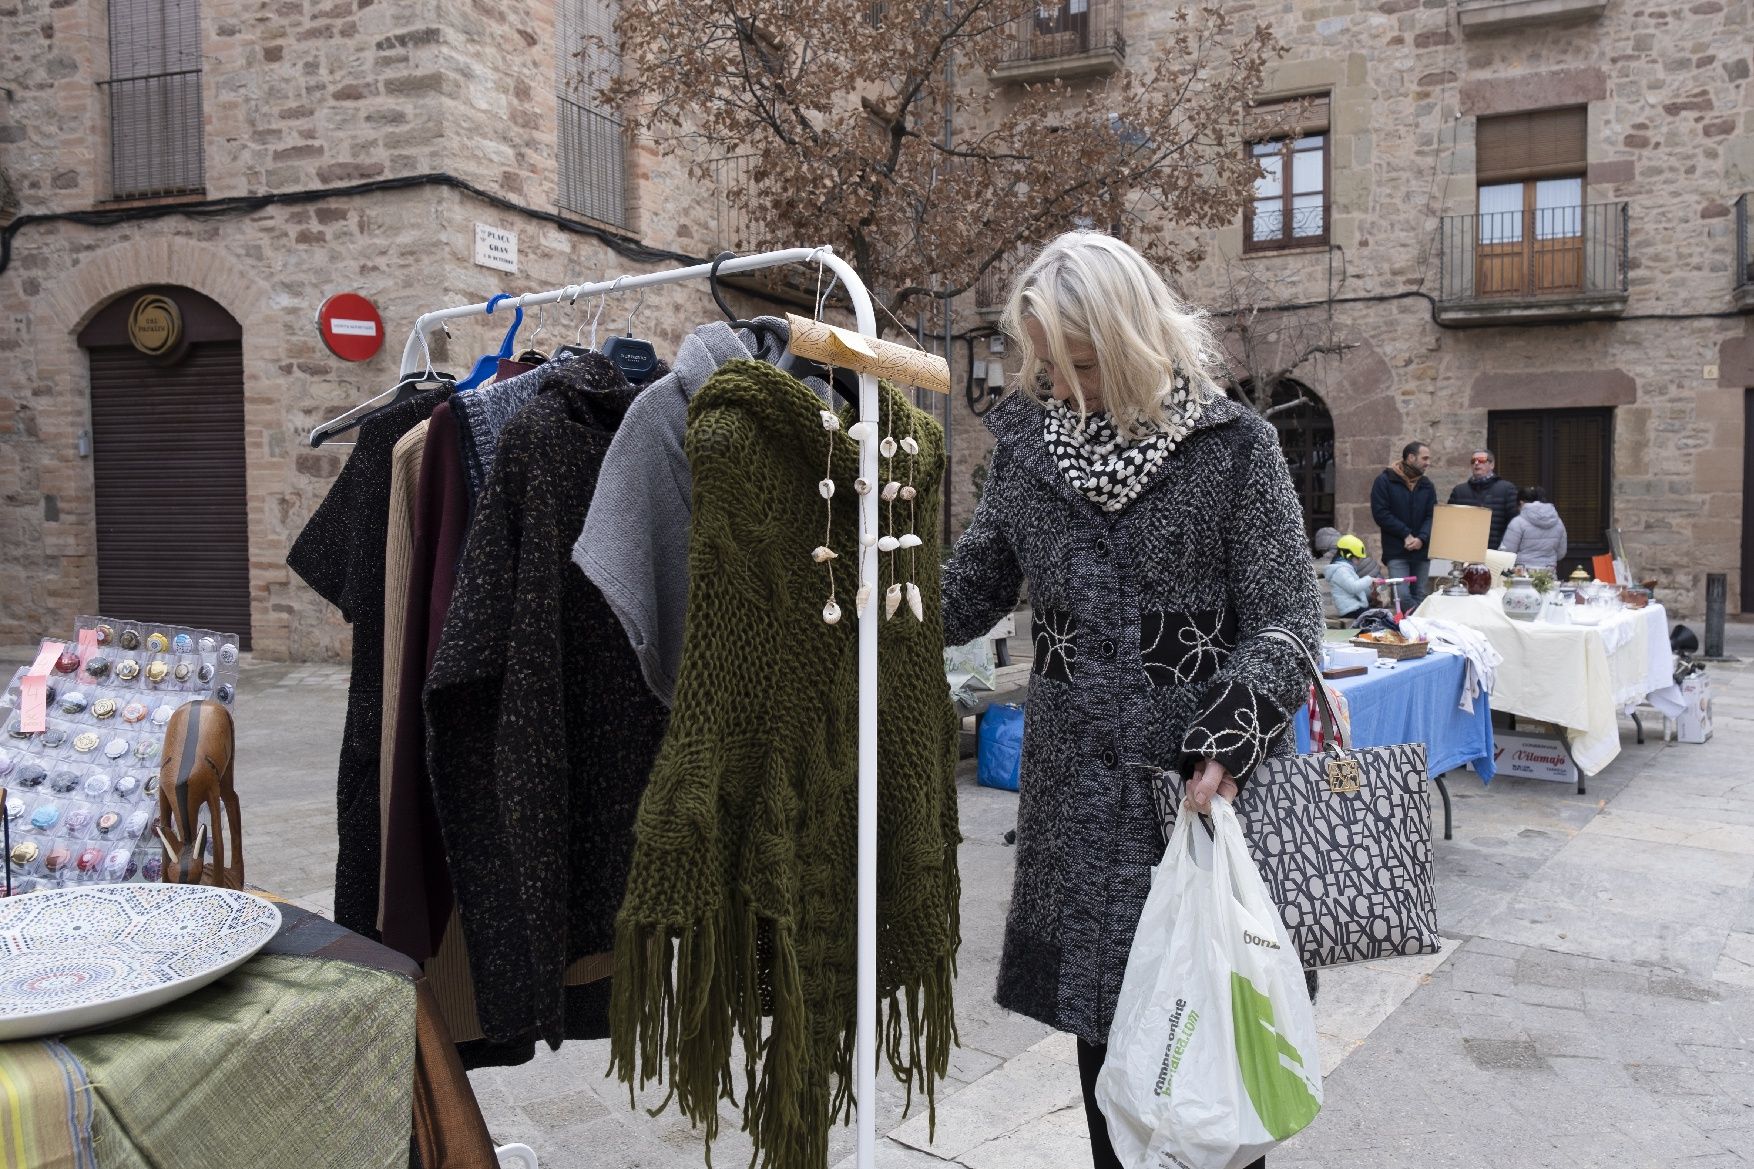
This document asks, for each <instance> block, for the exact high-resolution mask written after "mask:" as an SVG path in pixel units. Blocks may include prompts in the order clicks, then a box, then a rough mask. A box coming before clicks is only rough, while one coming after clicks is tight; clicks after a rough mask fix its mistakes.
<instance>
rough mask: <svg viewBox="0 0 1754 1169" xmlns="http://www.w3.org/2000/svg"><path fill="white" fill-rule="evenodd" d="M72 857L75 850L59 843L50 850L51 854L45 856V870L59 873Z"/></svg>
mask: <svg viewBox="0 0 1754 1169" xmlns="http://www.w3.org/2000/svg"><path fill="white" fill-rule="evenodd" d="M72 859H73V850H72V849H70V848H68V847H67V846H66V845H65V844H57V845H56V846H55V847H54V848H51V849H50V850H49V855H48V856H45V857H44V858H43V870H44V871H45V872H50V873H58V872H60V871H61V870H62V869H64V868H66V867H67V862H68V861H70V860H72Z"/></svg>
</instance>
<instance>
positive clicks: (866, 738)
mask: <svg viewBox="0 0 1754 1169" xmlns="http://www.w3.org/2000/svg"><path fill="white" fill-rule="evenodd" d="M813 263H820V264H821V265H823V266H824V267H826V268H828V269H829V270H830V271H831V272H833V273H834V274H835V275H836V276H838V277H840V283H841V286H842V287H843V288H845V289H846V293H847V299H849V300H850V301H852V305H853V319H854V323H855V325H856V327H857V329H858V331H859V332H860V333H861V334H863V335H864V336H866V337H871V338H875V337H876V336H877V318H876V314H875V313H874V312H873V311H872V306H871V294H870V293H869V292H868V291H867V290H866V288H865V282H864V281H863V280H861V279H860V278H859V274H858V273H857V272H855V271H854V270H853V267H852V265H851V264H848V263H847V262H846V261H845V260H843V259H841V258H840V257H839V256H837V255H835V254H834V249H833V248H831V247H828V246H826V245H824V246H822V247H817V248H788V249H785V250H783V251H776V252H760V253H757V254H755V255H749V256H739V257H736V258H734V259H727V260H725V261H723V262H722V263H714V264H695V265H693V266H692V267H688V268H676V269H671V270H669V271H661V272H649V273H646V274H644V275H640V276H618V277H616V278H615V279H613V280H599V281H597V282H595V283H589V284H573V285H569V286H567V287H565V288H555V289H550V290H549V291H547V292H531V293H526V294H524V295H523V296H516V297H507V298H505V299H497V298H496V301H495V302H494V304H493V309H496V310H497V309H524V308H530V307H533V306H535V305H545V304H558V303H559V302H560V301H563V300H564V301H567V302H569V303H570V302H573V301H576V300H578V298H579V297H581V296H604V295H607V294H609V293H612V292H629V291H632V290H634V289H638V288H649V287H651V286H653V285H656V284H680V283H683V282H684V281H688V280H707V279H709V278H710V277H713V276H715V275H717V276H733V275H736V274H738V273H740V272H755V271H758V270H760V269H763V268H778V267H782V266H784V265H787V264H813ZM490 311H491V310H490V309H489V307H488V302H486V301H483V302H481V303H479V304H466V305H458V306H457V307H455V308H446V309H437V310H434V311H433V312H429V313H423V314H421V316H420V318H419V319H418V320H416V321H415V322H414V328H413V329H412V330H410V331H409V334H408V342H407V344H406V345H404V346H403V347H402V376H403V377H407V376H408V375H410V374H415V373H419V372H421V371H422V370H425V369H429V368H430V367H431V361H430V356H429V354H430V348H429V345H428V338H429V336H430V335H431V333H432V331H433V330H434V329H435V328H438V327H439V326H440V325H441V324H442V323H443V322H445V321H452V320H457V319H458V318H461V317H473V316H484V315H487V314H488V313H489V312H490ZM859 421H860V422H867V423H869V424H870V425H869V426H865V427H861V429H860V433H861V434H862V435H863V437H862V438H860V439H859V440H858V441H859V475H860V476H861V477H862V478H864V479H865V480H867V481H869V482H872V483H875V482H877V481H878V469H877V444H878V431H879V429H880V427H879V423H878V417H877V379H876V377H875V376H873V375H872V374H870V373H866V372H863V371H861V372H860V373H859ZM859 530H860V531H863V532H875V531H876V530H877V493H876V492H875V491H871V492H866V493H865V494H864V495H862V496H860V497H859ZM859 560H860V576H859V583H860V584H861V585H862V586H864V587H865V588H868V589H869V590H870V593H869V594H868V595H869V597H870V600H869V601H867V603H866V605H867V607H866V612H865V614H863V615H860V614H859V613H857V612H856V606H855V607H854V608H855V612H854V613H853V614H852V615H853V617H854V619H855V620H857V621H858V623H859V950H858V962H859V982H858V985H859V992H858V993H859V1010H858V1047H857V1049H856V1052H855V1055H854V1059H853V1068H854V1099H855V1100H856V1101H857V1111H858V1120H857V1126H858V1127H857V1130H856V1140H857V1166H858V1169H872V1162H873V1158H874V1156H875V1152H876V1144H877V1117H876V1106H877V622H878V620H879V619H878V618H877V616H876V613H877V611H878V609H879V607H881V605H882V603H883V601H882V596H881V593H882V590H881V589H879V588H878V587H877V570H878V565H877V561H878V557H875V556H861V557H859Z"/></svg>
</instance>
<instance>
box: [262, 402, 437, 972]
mask: <svg viewBox="0 0 1754 1169" xmlns="http://www.w3.org/2000/svg"><path fill="white" fill-rule="evenodd" d="M449 395H450V390H449V389H437V390H428V391H426V392H424V393H419V394H414V395H412V396H410V397H408V398H406V399H404V400H403V401H400V402H396V403H393V404H392V405H390V406H386V407H385V408H384V409H382V410H380V411H378V412H376V413H374V414H371V415H369V416H368V417H367V418H366V420H365V421H364V422H362V423H361V424H360V426H359V437H358V441H357V443H356V444H355V446H354V448H353V453H352V454H350V455H349V456H348V457H347V465H346V466H344V467H342V468H341V474H340V476H339V477H338V478H337V479H336V480H335V483H334V485H333V486H332V487H330V488H329V494H328V495H326V496H324V498H323V502H322V503H321V504H320V505H319V506H318V507H317V510H316V512H315V513H314V514H313V515H312V516H311V518H310V521H309V522H308V523H306V524H305V526H304V530H303V531H302V532H300V533H299V534H298V539H297V540H295V541H294V542H293V545H292V550H291V551H290V552H288V553H287V556H286V564H287V567H289V568H291V569H292V570H293V571H294V572H296V573H298V575H299V576H300V577H301V578H303V580H304V582H305V583H306V584H308V585H310V586H311V587H312V588H313V589H315V590H317V594H318V595H319V596H321V597H322V598H323V599H324V600H325V601H328V602H329V603H330V604H331V605H334V606H335V607H336V608H338V609H340V610H341V616H342V617H343V618H344V619H345V620H347V621H349V622H351V623H352V625H353V675H352V680H351V681H350V683H349V684H348V689H347V720H346V722H345V723H344V724H343V725H342V728H341V762H340V765H339V767H338V769H337V771H336V776H335V827H336V833H337V835H338V836H339V838H340V850H339V851H338V852H337V853H336V856H335V921H336V923H337V924H339V925H342V926H345V927H346V928H348V929H350V930H352V931H354V932H355V933H359V934H364V935H365V936H366V937H368V938H376V937H377V936H378V932H377V921H378V859H379V839H378V834H379V831H380V828H381V825H380V824H379V821H378V763H379V759H378V755H379V752H380V750H381V744H380V742H379V736H380V734H381V732H382V729H383V721H384V546H385V544H386V543H387V541H388V539H389V530H390V454H391V452H392V451H393V450H394V448H395V446H396V440H397V439H399V438H401V437H402V436H403V435H404V434H407V433H408V431H409V430H411V429H412V428H413V427H414V424H415V423H417V422H419V421H420V420H421V419H423V418H426V417H427V416H428V415H430V414H431V413H432V410H433V407H434V406H436V405H438V404H439V403H440V402H442V401H444V400H445V398H446V397H448V396H449Z"/></svg>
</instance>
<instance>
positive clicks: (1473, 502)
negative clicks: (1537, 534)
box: [1449, 447, 1517, 548]
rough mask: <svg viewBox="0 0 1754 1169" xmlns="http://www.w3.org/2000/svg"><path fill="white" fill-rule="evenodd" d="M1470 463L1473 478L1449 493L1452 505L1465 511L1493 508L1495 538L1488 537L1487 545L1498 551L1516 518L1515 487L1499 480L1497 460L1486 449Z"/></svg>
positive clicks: (1476, 453) (1479, 451) (1458, 484)
mask: <svg viewBox="0 0 1754 1169" xmlns="http://www.w3.org/2000/svg"><path fill="white" fill-rule="evenodd" d="M1468 461H1469V464H1470V465H1471V467H1472V468H1473V474H1472V475H1471V476H1470V477H1469V479H1468V481H1467V482H1466V483H1457V484H1456V485H1455V487H1454V488H1453V489H1452V490H1451V491H1450V493H1449V501H1450V502H1451V503H1456V504H1461V505H1463V506H1464V507H1489V508H1491V509H1492V534H1491V535H1490V536H1488V537H1487V540H1486V544H1487V546H1488V547H1491V548H1497V547H1499V546H1500V545H1502V544H1503V543H1504V529H1505V528H1507V527H1509V526H1510V521H1511V519H1512V518H1513V517H1515V515H1516V509H1517V498H1516V484H1515V483H1512V482H1511V481H1510V480H1509V479H1500V478H1499V477H1498V457H1497V456H1496V455H1494V454H1493V453H1492V452H1491V451H1489V450H1487V449H1486V448H1485V447H1481V448H1480V449H1479V450H1477V451H1475V452H1474V454H1473V457H1472V458H1470V459H1469V460H1468Z"/></svg>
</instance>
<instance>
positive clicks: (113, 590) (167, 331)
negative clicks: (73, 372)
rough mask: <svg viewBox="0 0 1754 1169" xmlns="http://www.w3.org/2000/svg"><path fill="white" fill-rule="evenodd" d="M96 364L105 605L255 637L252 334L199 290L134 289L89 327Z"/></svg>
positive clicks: (85, 332)
mask: <svg viewBox="0 0 1754 1169" xmlns="http://www.w3.org/2000/svg"><path fill="white" fill-rule="evenodd" d="M79 345H80V347H81V348H83V349H84V350H85V351H86V357H87V359H88V361H89V362H90V367H91V457H92V480H93V485H94V488H95V492H94V494H95V498H94V500H93V508H94V511H95V519H96V528H97V581H98V607H99V610H100V611H101V612H102V613H104V614H105V615H106V616H111V617H122V618H133V619H137V620H141V621H155V622H162V623H164V624H167V625H188V626H193V627H196V628H200V629H214V630H219V631H222V632H227V633H236V634H238V636H239V637H240V638H241V639H242V644H243V646H244V647H245V648H248V647H249V644H250V541H249V506H248V495H247V489H246V487H245V480H244V366H243V329H242V327H241V326H240V325H239V324H238V322H237V320H236V318H234V317H233V316H232V315H231V314H230V313H228V312H227V311H226V310H225V309H224V308H223V307H222V306H221V305H220V304H219V303H218V302H217V301H215V300H213V299H211V298H210V297H207V296H203V295H202V294H201V293H198V292H195V291H193V290H191V289H188V288H179V287H172V286H161V287H151V288H137V289H135V290H133V291H131V292H125V293H123V294H122V295H121V296H119V297H117V298H116V299H115V300H113V301H111V302H110V303H109V304H108V305H106V306H104V308H102V309H101V310H99V311H98V313H97V315H96V316H94V317H93V318H92V319H91V322H90V323H89V324H87V325H86V326H85V328H83V329H81V330H80V332H79Z"/></svg>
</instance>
